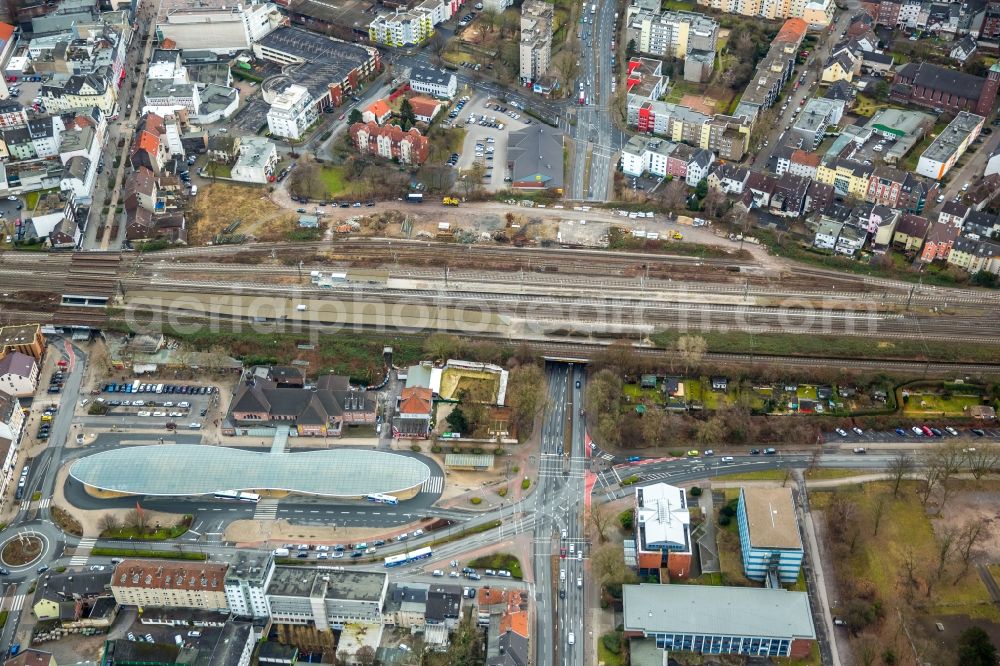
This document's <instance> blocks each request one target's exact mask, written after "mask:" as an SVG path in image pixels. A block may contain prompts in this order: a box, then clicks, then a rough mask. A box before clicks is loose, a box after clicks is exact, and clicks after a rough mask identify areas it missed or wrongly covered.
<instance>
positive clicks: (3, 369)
mask: <svg viewBox="0 0 1000 666" xmlns="http://www.w3.org/2000/svg"><path fill="white" fill-rule="evenodd" d="M37 387H38V363H36V362H35V359H34V357H31V356H28V355H27V354H22V353H21V352H17V351H12V352H8V353H6V354H4V355H3V356H2V357H0V391H3V392H4V393H6V394H7V395H12V396H14V397H15V398H28V397H31V396H33V395H34V394H35V389H36V388H37Z"/></svg>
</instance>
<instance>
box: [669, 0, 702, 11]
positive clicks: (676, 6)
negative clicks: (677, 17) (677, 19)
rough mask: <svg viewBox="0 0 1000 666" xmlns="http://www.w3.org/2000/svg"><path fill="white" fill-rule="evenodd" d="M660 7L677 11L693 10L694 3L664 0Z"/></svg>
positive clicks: (680, 0) (681, 0)
mask: <svg viewBox="0 0 1000 666" xmlns="http://www.w3.org/2000/svg"><path fill="white" fill-rule="evenodd" d="M662 7H663V9H670V10H673V11H677V12H693V11H694V10H695V8H696V5H695V3H693V2H684V1H683V0H664V2H663V5H662Z"/></svg>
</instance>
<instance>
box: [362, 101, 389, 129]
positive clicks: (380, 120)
mask: <svg viewBox="0 0 1000 666" xmlns="http://www.w3.org/2000/svg"><path fill="white" fill-rule="evenodd" d="M389 118H392V109H390V108H389V104H388V103H387V102H386V101H385V100H384V99H377V100H375V101H374V102H372V103H371V104H369V105H368V108H367V109H365V110H364V111H363V112H362V113H361V120H362V121H363V122H366V123H375V124H376V125H384V124H385V121H387V120H389Z"/></svg>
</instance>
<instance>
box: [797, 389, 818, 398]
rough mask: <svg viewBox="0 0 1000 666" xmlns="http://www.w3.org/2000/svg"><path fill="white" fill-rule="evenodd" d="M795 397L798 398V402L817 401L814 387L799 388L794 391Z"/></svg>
mask: <svg viewBox="0 0 1000 666" xmlns="http://www.w3.org/2000/svg"><path fill="white" fill-rule="evenodd" d="M795 395H796V396H798V398H799V400H817V398H816V387H815V386H809V385H803V386H799V387H798V388H797V389H796V390H795Z"/></svg>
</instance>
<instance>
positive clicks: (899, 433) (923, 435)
mask: <svg viewBox="0 0 1000 666" xmlns="http://www.w3.org/2000/svg"><path fill="white" fill-rule="evenodd" d="M924 427H925V426H924V424H907V425H903V426H900V427H899V428H898V429H897V430H863V429H860V428H858V429H854V428H851V429H847V428H844V429H842V430H843V432H837V431H834V432H828V433H826V441H827V442H828V443H830V444H841V443H842V444H864V443H866V442H892V441H907V440H909V441H913V442H918V441H927V442H934V441H937V440H939V439H941V438H945V439H954V438H960V439H962V440H963V442H968V443H972V442H975V441H976V440H981V439H993V440H995V439H1000V427H997V426H996V425H985V424H984V425H983V426H981V427H980V426H974V427H972V428H967V427H960V428H951V426H941V427H938V426H935V425H933V424H930V425H927V426H926V427H927V428H928V429H929V430H930V431H931V432H930V434H927V432H926V431H925V430H923V428H924ZM949 428H950V430H949ZM938 433H940V434H938Z"/></svg>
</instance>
